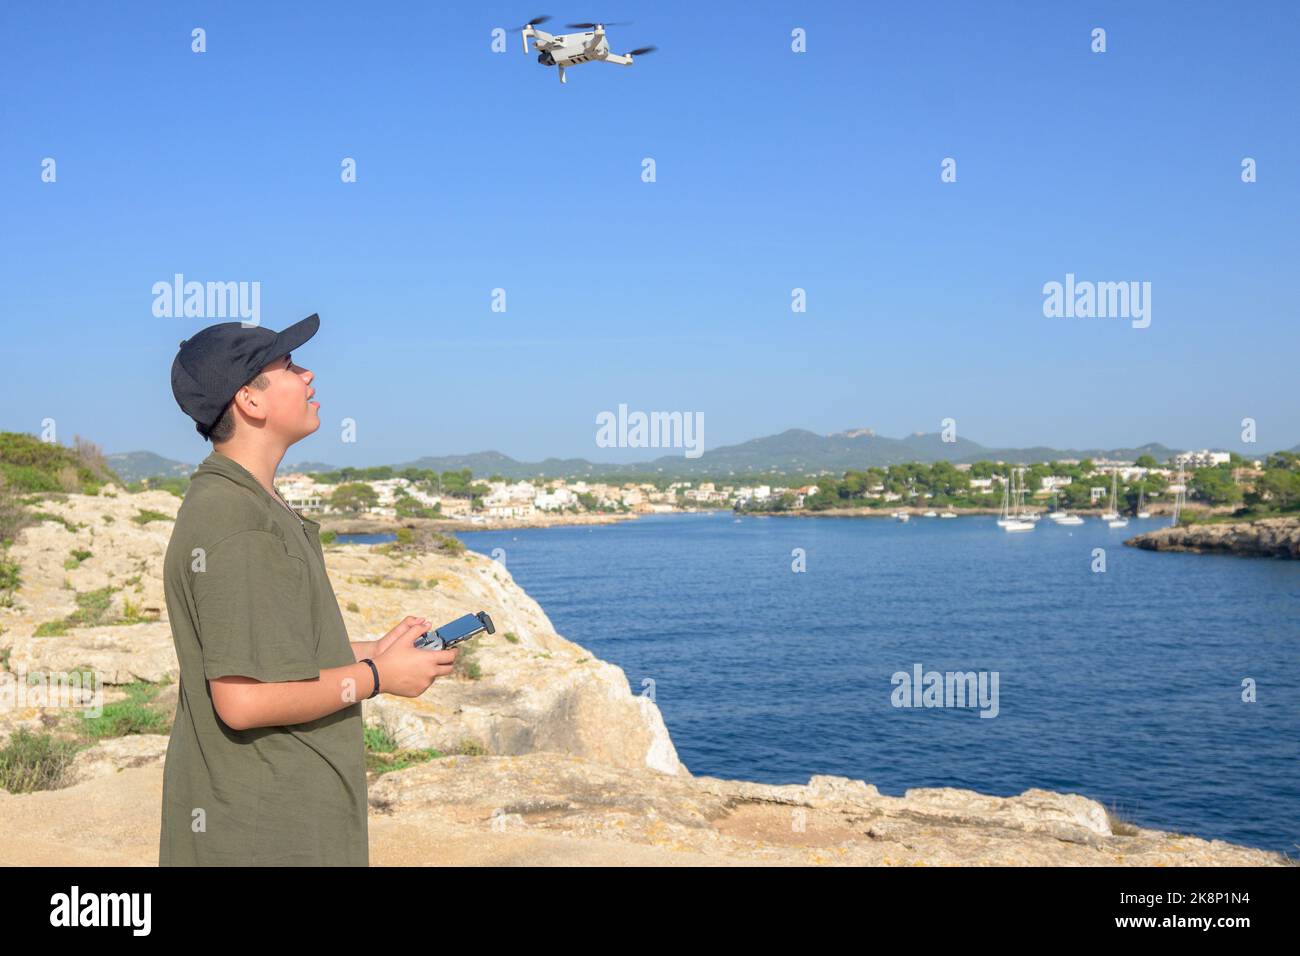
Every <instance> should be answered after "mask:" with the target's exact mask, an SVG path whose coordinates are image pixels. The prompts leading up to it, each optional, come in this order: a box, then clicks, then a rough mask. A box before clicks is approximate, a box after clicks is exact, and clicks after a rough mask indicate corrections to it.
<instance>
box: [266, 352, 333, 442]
mask: <svg viewBox="0 0 1300 956" xmlns="http://www.w3.org/2000/svg"><path fill="white" fill-rule="evenodd" d="M262 374H263V375H265V376H266V377H267V379H269V380H270V383H271V384H270V385H269V386H267V388H266V390H265V391H257V390H254V391H255V393H256V395H257V398H258V399H260V400H262V401H264V402H265V403H266V405H265V408H266V425H265V427H266V428H267V429H269V430H270V431H271V432H272V433H274V434H275V435H278V436H279V437H280V438H282V439H283V440H284V443H285V444H286V445H291V444H293V443H294V442H296V441H299V440H300V439H303V438H306V437H307V436H308V435H310V434H311V433H312V432H314V431H315V430H316V429H318V428H320V402H314V401H312V400H311V397H312V396H313V395H315V394H316V390H315V389H314V388H312V387H311V382H312V379H313V378H315V377H316V376H315V375H314V374H313V373H312V372H311V371H310V370H309V369H305V368H303V367H302V366H300V365H295V364H293V356H292V355H284V356H281V357H280V358H278V359H276V360H275V361H273V362H271V363H270V364H269V365H267V366H266V368H264V369H262Z"/></svg>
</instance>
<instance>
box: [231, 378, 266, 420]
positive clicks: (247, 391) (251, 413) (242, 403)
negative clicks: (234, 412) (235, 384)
mask: <svg viewBox="0 0 1300 956" xmlns="http://www.w3.org/2000/svg"><path fill="white" fill-rule="evenodd" d="M235 407H236V408H238V409H239V410H240V411H241V412H243V413H244V415H245V416H247V417H248V418H252V419H255V420H258V421H260V420H262V419H264V418H266V405H265V403H263V402H260V401H259V400H258V390H257V389H255V388H252V387H251V386H248V385H245V386H243V387H242V388H240V390H239V391H237V392H236V393H235Z"/></svg>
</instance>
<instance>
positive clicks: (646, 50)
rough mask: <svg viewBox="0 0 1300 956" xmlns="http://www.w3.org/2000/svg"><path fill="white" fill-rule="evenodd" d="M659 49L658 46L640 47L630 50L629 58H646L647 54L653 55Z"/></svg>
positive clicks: (628, 52)
mask: <svg viewBox="0 0 1300 956" xmlns="http://www.w3.org/2000/svg"><path fill="white" fill-rule="evenodd" d="M657 49H659V48H658V47H657V46H639V47H637V48H636V49H635V50H628V51H627V55H628V56H645V55H646V54H647V53H653V52H654V51H655V50H657Z"/></svg>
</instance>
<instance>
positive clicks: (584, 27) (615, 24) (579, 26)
mask: <svg viewBox="0 0 1300 956" xmlns="http://www.w3.org/2000/svg"><path fill="white" fill-rule="evenodd" d="M631 22H632V21H631V20H615V21H613V22H611V23H566V24H565V26H566V27H573V28H574V29H576V30H591V29H593V28H594V27H599V26H606V27H625V26H627V25H628V24H630V23H631Z"/></svg>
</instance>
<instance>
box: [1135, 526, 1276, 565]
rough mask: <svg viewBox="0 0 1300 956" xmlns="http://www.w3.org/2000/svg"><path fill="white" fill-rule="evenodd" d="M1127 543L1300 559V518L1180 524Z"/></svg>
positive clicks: (1162, 548) (1158, 548)
mask: <svg viewBox="0 0 1300 956" xmlns="http://www.w3.org/2000/svg"><path fill="white" fill-rule="evenodd" d="M1124 543H1125V544H1126V545H1128V546H1129V547H1133V548H1145V549H1147V550H1148V551H1195V552H1198V553H1205V554H1240V555H1246V556H1249V557H1266V558H1300V518H1264V519H1262V520H1260V521H1237V522H1224V523H1221V524H1192V525H1180V526H1178V527H1176V528H1159V529H1157V530H1155V531H1148V532H1146V533H1145V534H1139V535H1135V536H1134V537H1132V538H1129V539H1128V540H1127V541H1125V542H1124Z"/></svg>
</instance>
